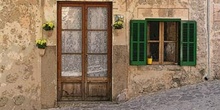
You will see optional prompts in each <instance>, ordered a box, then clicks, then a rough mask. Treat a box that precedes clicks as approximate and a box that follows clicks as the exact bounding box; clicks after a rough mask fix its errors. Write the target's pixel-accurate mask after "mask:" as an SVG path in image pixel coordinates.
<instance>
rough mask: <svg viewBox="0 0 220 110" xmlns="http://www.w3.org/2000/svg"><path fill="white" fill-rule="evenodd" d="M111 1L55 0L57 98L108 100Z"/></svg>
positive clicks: (109, 88) (109, 86)
mask: <svg viewBox="0 0 220 110" xmlns="http://www.w3.org/2000/svg"><path fill="white" fill-rule="evenodd" d="M111 10H112V3H111V2H64V1H63V2H58V12H57V13H58V14H57V16H58V18H57V19H58V21H57V24H58V26H57V30H58V35H57V36H58V37H57V39H58V40H57V44H58V45H57V53H58V55H57V56H58V100H110V98H111V53H112V52H111V51H112V42H111V41H112V37H111V34H112V32H111V21H112V12H111Z"/></svg>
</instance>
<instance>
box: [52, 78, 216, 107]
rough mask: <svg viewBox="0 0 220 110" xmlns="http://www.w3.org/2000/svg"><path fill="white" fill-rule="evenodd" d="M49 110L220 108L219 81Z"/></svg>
mask: <svg viewBox="0 0 220 110" xmlns="http://www.w3.org/2000/svg"><path fill="white" fill-rule="evenodd" d="M49 110H220V81H219V80H215V81H209V82H203V83H200V84H196V85H188V86H184V87H181V88H175V89H170V90H166V91H162V92H157V93H154V94H151V95H142V96H139V97H136V98H133V99H130V100H129V101H127V102H124V103H121V104H115V103H112V102H109V103H94V104H86V103H85V104H84V105H83V104H82V105H80V106H76V105H74V104H73V105H72V106H71V107H63V108H53V109H49Z"/></svg>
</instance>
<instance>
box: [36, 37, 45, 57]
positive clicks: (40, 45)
mask: <svg viewBox="0 0 220 110" xmlns="http://www.w3.org/2000/svg"><path fill="white" fill-rule="evenodd" d="M36 46H37V47H38V50H39V54H40V56H43V55H44V54H45V48H46V47H47V41H46V39H38V40H36Z"/></svg>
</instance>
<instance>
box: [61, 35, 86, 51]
mask: <svg viewBox="0 0 220 110" xmlns="http://www.w3.org/2000/svg"><path fill="white" fill-rule="evenodd" d="M81 52H82V32H81V31H63V32H62V53H81Z"/></svg>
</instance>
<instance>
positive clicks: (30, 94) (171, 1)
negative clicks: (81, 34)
mask: <svg viewBox="0 0 220 110" xmlns="http://www.w3.org/2000/svg"><path fill="white" fill-rule="evenodd" d="M57 1H112V2H113V17H114V14H121V15H123V16H124V21H125V22H124V28H123V29H121V30H113V33H112V34H113V42H112V44H113V47H112V48H113V49H112V50H113V52H112V53H113V57H112V99H113V100H115V99H116V97H117V95H118V94H121V93H122V90H124V89H128V96H129V97H130V98H131V97H135V96H138V95H141V94H143V93H150V92H156V91H160V90H164V89H170V88H175V87H179V86H183V85H188V84H193V83H198V82H202V81H203V80H202V78H203V76H204V75H207V76H209V79H219V78H220V73H219V71H220V69H219V68H220V66H219V65H220V64H219V60H220V52H219V47H220V44H219V41H220V31H219V30H220V22H218V21H213V10H214V9H213V6H212V5H213V4H220V1H219V0H209V2H210V4H211V6H210V7H208V8H209V9H210V11H211V13H210V14H209V17H210V21H209V22H207V16H208V15H207V0H1V1H0V13H1V16H0V97H5V98H6V99H5V98H3V99H2V100H1V99H0V105H2V106H3V107H1V108H0V109H3V110H5V109H9V110H10V109H28V110H29V109H30V110H32V109H40V108H41V106H42V107H43V108H47V107H52V106H55V103H56V95H57V94H56V86H57V85H56V83H57V82H56V80H57V77H56V69H57V67H56V63H55V62H56V54H55V53H56V52H55V51H56V49H55V46H56V21H57V17H56V16H57V14H56V13H57V4H56V3H57ZM146 17H168V18H181V19H183V20H196V21H197V25H198V26H197V35H198V36H197V37H198V39H197V65H196V66H195V67H187V66H186V67H180V66H178V65H150V66H149V65H146V66H129V34H130V33H129V32H130V28H129V22H130V20H131V19H145V18H146ZM113 20H114V19H113ZM46 21H53V22H54V23H55V29H54V31H53V33H52V35H51V36H49V37H48V36H47V32H45V31H42V28H41V27H42V23H44V22H46ZM207 23H208V24H209V25H210V38H207V33H208V32H207ZM42 37H44V38H47V40H48V46H54V47H48V51H47V52H49V53H51V55H49V53H46V55H45V56H43V57H42V58H41V57H40V56H39V53H38V51H37V49H36V47H35V40H36V39H39V38H42ZM208 39H210V42H209V43H210V45H208ZM208 50H209V52H210V57H208ZM50 56H51V57H50ZM52 58H53V60H52ZM208 58H210V67H211V68H209V65H208ZM45 61H48V62H45ZM50 61H51V62H53V65H48V64H51V62H50ZM44 65H46V66H48V67H49V70H51V71H49V70H47V68H46V66H44ZM208 70H210V73H209V74H208ZM49 75H52V78H51V79H50V78H49V79H45V78H46V77H48V76H49ZM44 76H45V77H44ZM47 83H48V85H49V87H48V88H47V87H46V84H47ZM41 88H42V89H41ZM49 91H50V92H52V93H51V94H50V93H48V92H49ZM20 95H22V96H25V98H24V99H25V100H24V102H22V104H21V105H19V104H18V106H17V105H15V103H13V100H14V97H16V96H20ZM47 95H48V96H47ZM49 95H51V97H49ZM48 97H49V98H48ZM186 99H187V98H185V99H183V100H186ZM6 100H8V101H6ZM41 100H42V101H41ZM41 102H42V103H41Z"/></svg>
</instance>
